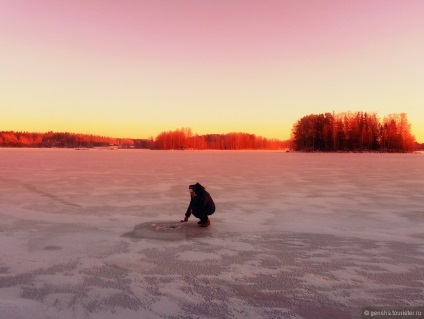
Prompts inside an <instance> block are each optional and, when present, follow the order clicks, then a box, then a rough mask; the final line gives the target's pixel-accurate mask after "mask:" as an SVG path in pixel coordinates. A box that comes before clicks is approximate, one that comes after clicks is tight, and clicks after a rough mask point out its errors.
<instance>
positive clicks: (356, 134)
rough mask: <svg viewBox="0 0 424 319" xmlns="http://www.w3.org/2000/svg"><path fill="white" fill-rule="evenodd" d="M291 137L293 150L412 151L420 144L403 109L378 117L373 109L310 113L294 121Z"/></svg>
mask: <svg viewBox="0 0 424 319" xmlns="http://www.w3.org/2000/svg"><path fill="white" fill-rule="evenodd" d="M291 141H292V143H293V149H294V150H296V151H321V152H336V151H380V152H412V151H415V150H416V149H417V148H418V147H419V144H418V143H416V141H415V137H414V136H413V135H412V134H411V125H410V124H409V122H408V119H407V116H406V114H405V113H401V114H391V115H388V116H386V117H384V118H383V119H382V120H381V121H380V120H379V118H378V116H377V114H376V113H366V112H356V113H352V112H347V113H341V114H337V115H336V114H334V112H333V113H325V114H311V115H307V116H304V117H302V118H301V119H300V120H298V121H297V122H296V123H295V124H294V126H293V130H292V136H291Z"/></svg>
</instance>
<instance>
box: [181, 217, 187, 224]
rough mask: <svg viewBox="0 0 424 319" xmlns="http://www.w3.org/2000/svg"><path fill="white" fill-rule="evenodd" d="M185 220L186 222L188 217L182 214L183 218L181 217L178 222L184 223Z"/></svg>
mask: <svg viewBox="0 0 424 319" xmlns="http://www.w3.org/2000/svg"><path fill="white" fill-rule="evenodd" d="M185 222H188V217H187V216H184V219H181V220H180V223H185Z"/></svg>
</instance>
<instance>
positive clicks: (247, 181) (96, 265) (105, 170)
mask: <svg viewBox="0 0 424 319" xmlns="http://www.w3.org/2000/svg"><path fill="white" fill-rule="evenodd" d="M0 165H1V171H0V243H1V246H0V318H8V319H18V318H19V319H23V318H31V319H33V318H37V319H38V318H39V319H53V318H64V319H67V318H90V319H91V318H98V319H100V318H101V319H105V318H106V319H108V318H130V319H131V318H168V319H171V318H173V319H174V318H175V319H176V318H219V319H221V318H252V319H256V318H318V319H319V318H361V317H362V311H363V309H364V307H366V306H382V305H386V306H411V307H412V306H422V305H423V300H424V266H423V265H424V178H423V172H424V156H423V155H422V154H297V153H284V152H219V151H199V152H196V151H169V152H168V151H141V150H140V151H139V150H118V151H108V150H90V151H76V150H56V149H0ZM195 182H200V183H201V184H203V185H204V186H205V187H206V189H207V190H208V191H209V192H210V194H211V195H212V197H213V199H214V201H215V203H216V206H217V211H216V213H215V214H214V215H212V216H211V221H212V223H211V226H210V227H208V228H200V227H198V225H197V223H196V221H197V220H196V219H195V218H194V217H191V218H190V220H189V222H188V223H184V224H180V223H178V221H179V220H180V219H181V218H183V217H184V213H185V210H186V208H187V205H188V202H189V193H188V185H189V184H193V183H195ZM168 226H169V227H168ZM171 226H172V227H173V228H171Z"/></svg>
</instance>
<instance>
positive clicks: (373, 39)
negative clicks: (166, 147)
mask: <svg viewBox="0 0 424 319" xmlns="http://www.w3.org/2000/svg"><path fill="white" fill-rule="evenodd" d="M0 44H1V51H0V57H1V60H0V69H2V70H3V71H2V73H3V76H2V77H1V79H0V86H1V87H2V88H3V89H2V91H4V92H6V93H5V94H1V96H0V107H1V110H2V112H1V113H2V116H1V117H0V130H25V131H48V130H54V131H58V130H60V131H71V132H81V133H85V132H89V133H94V134H101V135H109V136H116V137H134V138H136V137H140V138H142V137H148V136H150V135H156V134H158V133H159V132H161V131H163V130H171V129H175V128H178V127H182V126H184V127H191V128H192V129H193V131H194V132H196V133H199V134H202V133H225V132H233V131H243V132H250V133H254V134H257V135H262V136H265V137H275V138H280V139H286V138H289V135H290V130H291V128H292V125H293V123H294V122H295V121H297V120H298V119H299V118H301V117H302V116H304V115H308V114H311V113H323V112H332V111H335V112H336V113H338V112H344V111H349V110H350V111H369V112H377V113H378V114H379V115H380V116H381V117H383V116H385V115H388V114H391V113H402V112H404V113H407V114H408V116H409V120H410V122H411V123H412V130H413V133H414V134H415V135H416V137H417V139H418V140H419V141H424V107H423V106H424V96H423V95H424V94H423V93H422V92H423V91H424V90H423V88H424V62H423V59H422V57H423V56H424V1H421V0H416V1H411V0H405V1H397V0H396V1H394V0H386V1H379V0H374V1H301V0H299V1H295V0H293V1H284V0H280V1H267V0H264V1H259V0H257V1H249V0H247V1H231V0H225V1H221V0H214V1H208V0H202V1H199V0H191V1H157V0H156V1H135V0H134V1H79V0H77V1H69V2H62V1H48V0H44V1H41V0H40V1H31V0H28V1H12V0H10V1H9V0H5V1H1V2H0Z"/></svg>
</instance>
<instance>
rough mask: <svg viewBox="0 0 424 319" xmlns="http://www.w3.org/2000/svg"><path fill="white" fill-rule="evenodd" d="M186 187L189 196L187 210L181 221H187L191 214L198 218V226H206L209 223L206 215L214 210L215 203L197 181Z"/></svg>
mask: <svg viewBox="0 0 424 319" xmlns="http://www.w3.org/2000/svg"><path fill="white" fill-rule="evenodd" d="M188 189H189V191H190V197H191V199H190V204H189V205H188V208H187V212H186V213H185V216H184V219H182V220H181V222H187V221H188V219H189V217H190V215H191V214H193V215H194V216H195V217H197V218H199V219H200V221H199V222H198V224H199V225H200V226H202V227H208V226H209V225H210V224H211V221H210V219H209V217H208V216H209V215H212V214H213V213H214V212H215V203H214V202H213V200H212V197H211V195H210V194H209V193H208V192H207V191H206V190H205V188H204V187H203V186H202V185H200V184H199V183H196V184H194V185H190V186H189V187H188Z"/></svg>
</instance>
